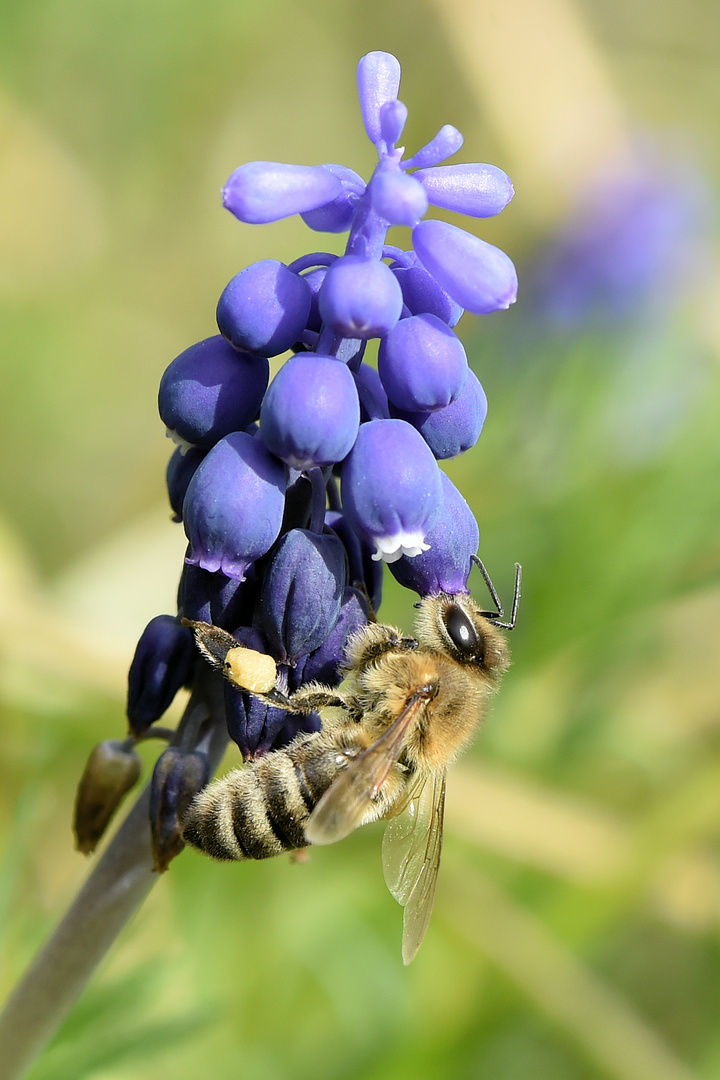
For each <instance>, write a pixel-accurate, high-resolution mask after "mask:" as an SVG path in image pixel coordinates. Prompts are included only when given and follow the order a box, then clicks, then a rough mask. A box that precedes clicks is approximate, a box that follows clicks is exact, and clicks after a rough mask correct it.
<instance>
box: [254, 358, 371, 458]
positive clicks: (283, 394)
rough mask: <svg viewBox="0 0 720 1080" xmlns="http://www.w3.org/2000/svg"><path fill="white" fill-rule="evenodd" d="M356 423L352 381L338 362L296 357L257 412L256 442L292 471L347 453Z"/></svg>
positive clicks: (357, 411) (283, 369) (357, 410)
mask: <svg viewBox="0 0 720 1080" xmlns="http://www.w3.org/2000/svg"><path fill="white" fill-rule="evenodd" d="M359 423H360V404H359V401H358V394H357V390H356V388H355V381H354V379H353V377H352V375H351V373H350V371H349V370H348V368H347V367H346V366H345V364H343V363H342V361H340V360H336V359H335V357H332V356H318V355H317V353H297V354H296V355H295V356H291V357H290V359H289V360H287V361H286V363H285V364H283V366H282V367H281V368H280V370H279V371H278V373H277V375H276V376H275V378H274V379H273V381H272V383H271V384H270V388H269V389H268V392H267V394H266V395H265V400H264V401H263V405H262V409H261V411H260V438H261V439H262V441H263V443H264V444H265V446H267V448H268V450H270V451H272V453H273V454H276V455H277V457H279V458H282V460H283V461H285V462H287V464H288V465H291V466H292V467H293V468H295V469H310V468H313V467H314V466H322V465H329V464H333V463H334V462H336V461H342V459H343V458H344V457H345V456H346V455H347V453H348V452H349V451H350V450H351V448H352V445H353V443H354V442H355V439H356V437H357V431H358V425H359Z"/></svg>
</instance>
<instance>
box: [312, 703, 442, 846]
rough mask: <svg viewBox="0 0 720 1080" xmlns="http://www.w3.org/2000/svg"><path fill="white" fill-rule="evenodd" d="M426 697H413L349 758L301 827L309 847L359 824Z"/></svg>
mask: <svg viewBox="0 0 720 1080" xmlns="http://www.w3.org/2000/svg"><path fill="white" fill-rule="evenodd" d="M426 700H427V698H426V695H423V694H419V693H418V694H415V695H413V697H412V698H411V699H410V701H409V702H408V703H407V705H406V706H405V708H404V709H403V711H402V712H401V713H400V715H399V716H398V717H396V719H395V720H393V722H392V724H390V726H389V727H388V728H386V730H385V731H384V732H383V733H382V735H381V736H380V738H379V739H377V740H376V741H375V742H374V743H373V744H372V745H371V746H369V747H368V748H367V750H363V751H362V752H361V753H359V754H358V755H357V757H353V758H350V760H349V762H348V765H347V767H346V768H345V769H343V771H342V772H341V773H340V775H339V776H338V777H336V779H335V780H333V782H332V784H331V785H330V787H329V788H328V789H327V791H326V792H325V794H324V795H323V796H322V798H321V799H320V800H319V801H318V804H317V806H316V807H315V809H314V810H313V812H312V814H311V815H310V819H309V820H308V823H307V825H306V826H305V839H306V840H307V841H308V843H310V844H334V843H335V841H336V840H342V839H343V838H344V837H346V836H348V835H349V834H350V833H351V832H352V831H353V829H357V827H358V825H361V824H362V822H363V818H364V817H365V815H366V814H367V813H368V811H369V810H371V809H372V804H373V799H374V797H375V796H376V795H377V793H378V791H379V790H380V788H381V787H382V785H383V784H384V783H385V781H386V780H387V778H388V776H389V774H390V770H391V769H392V767H393V765H395V763H396V762H397V760H398V758H399V757H400V755H401V753H402V751H403V747H404V745H405V740H406V738H407V733H408V731H409V729H410V728H411V727H412V725H413V724H414V723H415V721H416V720H417V718H418V715H419V713H420V712H421V710H422V709H423V708H424V707H425V703H426Z"/></svg>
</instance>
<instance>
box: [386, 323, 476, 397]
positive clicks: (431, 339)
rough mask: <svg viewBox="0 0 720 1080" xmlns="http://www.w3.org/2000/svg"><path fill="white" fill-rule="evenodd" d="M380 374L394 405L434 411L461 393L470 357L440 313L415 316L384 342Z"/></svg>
mask: <svg viewBox="0 0 720 1080" xmlns="http://www.w3.org/2000/svg"><path fill="white" fill-rule="evenodd" d="M378 374H379V375H380V378H381V380H382V384H383V386H384V387H385V391H386V393H387V396H388V399H389V400H390V401H391V402H392V403H393V405H396V406H397V407H398V408H400V409H406V410H408V412H433V411H435V410H436V409H444V408H446V407H447V406H448V405H450V404H451V403H452V402H453V401H455V399H456V398H457V397H458V396H459V394H460V393H461V391H462V388H463V386H464V385H465V380H466V379H467V374H468V363H467V356H466V355H465V349H464V348H463V346H462V342H461V341H460V338H459V337H457V335H456V334H454V333H453V331H452V330H451V329H450V327H449V326H447V324H446V323H444V322H443V321H442V320H441V319H438V317H437V315H427V314H426V315H412V316H411V317H410V318H408V319H401V320H400V322H399V323H397V325H396V326H394V327H393V329H392V330H391V331H390V333H389V334H386V336H385V337H384V338H383V339H382V341H381V342H380V349H379V352H378Z"/></svg>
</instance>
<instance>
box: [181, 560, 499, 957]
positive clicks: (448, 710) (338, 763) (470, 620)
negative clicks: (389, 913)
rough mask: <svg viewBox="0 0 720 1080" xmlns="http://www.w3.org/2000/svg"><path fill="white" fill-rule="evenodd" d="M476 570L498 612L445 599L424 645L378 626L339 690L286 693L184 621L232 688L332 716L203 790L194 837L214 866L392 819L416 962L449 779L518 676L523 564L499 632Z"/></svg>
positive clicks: (420, 617)
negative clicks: (514, 653) (514, 662)
mask: <svg viewBox="0 0 720 1080" xmlns="http://www.w3.org/2000/svg"><path fill="white" fill-rule="evenodd" d="M474 561H475V562H476V564H477V566H478V567H479V569H480V571H481V573H482V575H483V577H484V580H485V583H486V585H487V587H488V590H489V592H490V596H491V597H492V600H493V603H494V604H495V608H496V610H495V611H483V610H480V609H479V608H478V606H477V605H476V603H475V602H474V600H473V599H472V597H471V596H470V595H469V594H456V595H450V594H447V593H439V594H437V595H435V596H428V597H425V598H424V599H423V600H421V601H420V602H419V603H418V604H416V607H417V609H418V610H417V616H416V619H415V636H414V637H407V636H404V635H403V633H402V631H401V630H399V629H397V628H396V627H394V626H389V625H385V624H383V623H377V622H371V623H369V624H368V625H367V626H366V627H364V628H363V629H362V630H360V631H358V632H356V633H355V634H354V635H352V636H351V637H350V638H349V640H348V644H347V646H346V655H345V662H344V667H343V669H342V674H343V676H344V681H343V683H342V685H341V686H340V687H339V688H338V689H330V688H329V687H325V686H322V685H320V684H318V683H308V684H306V685H305V686H302V687H300V689H299V690H297V691H296V692H295V693H293V694H291V695H290V696H285V695H284V694H283V693H282V692H281V691H280V690H279V689H278V688H277V687H276V686H275V685H274V675H273V674H272V673H271V672H269V671H268V669H267V665H266V662H267V658H266V657H264V656H261V654H258V653H253V652H252V650H247V649H243V648H241V647H238V644H237V641H236V640H235V638H233V637H232V636H231V635H229V634H226V633H225V631H223V630H219V629H218V628H217V627H213V626H211V625H210V624H208V623H192V622H191V623H189V624H188V625H190V626H191V627H192V628H193V630H194V632H195V637H196V641H197V643H198V646H199V648H200V651H201V653H202V654H203V655H204V656H205V658H206V659H207V660H209V661H210V662H211V663H212V664H214V665H215V666H216V667H219V668H220V669H221V670H222V671H223V673H224V674H225V675H226V676H227V677H228V678H229V679H230V681H231V682H233V683H234V684H235V685H238V686H241V687H243V689H246V690H250V691H251V692H253V693H255V694H257V696H259V697H261V698H262V699H263V700H265V701H267V702H268V703H271V704H274V705H280V706H282V707H283V708H286V709H288V710H290V711H292V712H298V713H307V712H311V711H314V710H322V711H323V728H322V730H321V731H319V732H315V733H312V734H301V735H298V736H297V737H296V738H295V739H294V741H293V742H291V743H290V744H289V745H288V746H287V747H285V748H284V749H282V750H275V751H272V752H271V753H269V754H267V755H265V756H264V757H262V758H259V759H258V760H256V761H251V762H249V763H248V764H246V765H245V766H243V767H241V768H239V769H235V770H233V771H232V772H230V773H229V774H228V775H227V776H225V777H224V778H222V779H220V780H216V781H215V782H213V783H212V784H210V785H209V786H208V787H207V788H205V789H204V790H203V791H201V792H200V793H199V794H198V795H197V796H196V797H195V800H194V801H193V803H192V804H191V806H190V808H189V810H188V813H187V816H186V818H185V820H184V831H183V837H184V839H185V840H186V841H187V842H188V843H189V844H192V845H193V846H194V847H197V848H199V849H200V850H201V851H204V852H205V853H206V854H208V855H211V856H213V857H214V858H217V859H264V858H268V857H269V856H272V855H278V854H280V853H281V852H284V851H285V852H287V851H294V850H296V849H298V848H302V847H306V846H308V845H310V844H332V843H335V841H337V840H342V839H343V837H345V836H347V835H348V834H349V833H350V832H352V831H353V829H356V828H358V826H360V825H365V824H367V823H368V822H371V821H376V820H378V819H381V818H385V819H388V825H387V828H386V831H385V835H384V838H383V850H382V858H383V869H384V874H385V881H386V884H387V886H388V888H389V890H390V892H391V893H392V895H393V896H394V897H395V899H396V900H397V901H398V902H399V903H400V904H401V905H402V906H403V907H404V909H405V910H404V918H403V948H402V955H403V960H404V962H405V963H406V964H409V963H410V961H411V960H412V959H413V958H414V956H415V954H416V953H417V951H418V949H419V947H420V944H421V942H422V940H423V938H424V936H425V932H426V930H427V928H428V924H429V921H430V915H431V912H432V907H433V900H434V896H435V886H436V882H437V875H438V868H439V865H440V853H441V848H442V836H443V810H444V803H445V777H446V771H447V768H448V765H450V764H451V762H452V761H453V760H454V759H455V758H456V757H457V756H458V755H459V754H460V753H461V752H462V751H463V750H464V749H465V748H466V747H467V746H468V744H469V743H470V741H471V740H472V738H473V736H474V735H475V733H476V731H477V729H478V727H479V725H480V723H481V722H482V719H483V717H484V715H485V712H486V710H487V706H488V702H489V698H490V696H491V694H492V693H493V692H494V691H495V690H496V689H497V686H498V683H499V679H500V676H501V675H502V673H503V672H504V671H505V669H506V668H507V666H508V663H509V653H508V647H507V643H506V641H505V638H504V636H503V634H502V633H501V632H500V630H501V629H506V630H509V629H512V628H513V627H514V625H515V619H516V615H517V608H518V602H519V599H520V566H519V565H518V564H517V563H516V564H515V591H514V596H513V604H512V611H511V615H510V618H509V620H508V621H507V622H503V621H502V620H503V609H502V607H501V605H500V600H499V598H498V595H497V592H496V590H495V588H494V586H493V584H492V582H491V580H490V577H489V575H488V573H487V571H486V570H485V567H484V566H483V564H482V562H480V560H479V559H477V558H475V559H474ZM245 654H248V655H245ZM272 666H273V667H274V665H272Z"/></svg>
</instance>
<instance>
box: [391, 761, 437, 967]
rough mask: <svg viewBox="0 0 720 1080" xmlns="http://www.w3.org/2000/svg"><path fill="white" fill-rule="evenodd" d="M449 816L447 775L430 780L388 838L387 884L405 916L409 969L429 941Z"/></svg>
mask: <svg viewBox="0 0 720 1080" xmlns="http://www.w3.org/2000/svg"><path fill="white" fill-rule="evenodd" d="M444 814H445V773H444V772H442V773H435V774H433V775H431V776H429V777H426V778H425V780H424V783H422V784H421V786H420V787H419V788H418V789H417V790H416V791H415V792H414V794H413V796H412V798H411V799H410V801H409V803H408V805H407V807H406V808H405V810H404V811H403V813H402V814H400V815H399V816H398V817H396V818H391V820H390V822H389V823H388V827H387V829H386V830H385V835H384V837H383V851H382V857H383V871H384V874H385V883H386V884H387V887H388V889H389V890H390V892H391V893H392V894H393V896H394V897H395V899H396V900H397V902H398V903H399V904H402V906H403V907H404V908H405V914H404V917H403V949H402V953H403V961H404V963H406V964H409V963H410V961H411V960H412V959H414V957H415V954H416V953H417V951H418V949H419V948H420V946H421V944H422V940H423V938H424V937H425V933H426V931H427V928H428V925H429V923H430V916H431V914H432V909H433V901H434V900H435V886H436V884H437V876H438V870H439V868H440V855H441V852H442V837H443V818H444Z"/></svg>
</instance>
